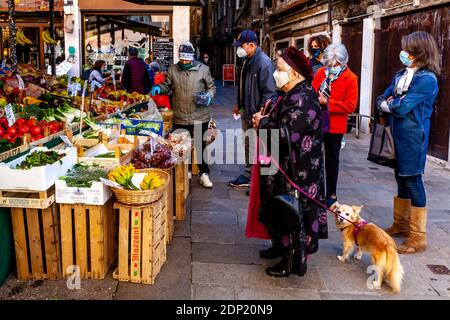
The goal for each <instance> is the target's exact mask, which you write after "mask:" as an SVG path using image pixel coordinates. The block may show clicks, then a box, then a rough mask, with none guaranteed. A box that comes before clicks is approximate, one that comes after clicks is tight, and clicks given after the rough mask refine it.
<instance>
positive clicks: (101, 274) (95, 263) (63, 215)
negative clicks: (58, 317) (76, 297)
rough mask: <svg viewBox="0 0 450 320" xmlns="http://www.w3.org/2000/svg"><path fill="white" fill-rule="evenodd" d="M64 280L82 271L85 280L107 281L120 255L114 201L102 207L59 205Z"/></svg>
mask: <svg viewBox="0 0 450 320" xmlns="http://www.w3.org/2000/svg"><path fill="white" fill-rule="evenodd" d="M59 210H60V221H61V260H62V270H63V276H64V277H69V276H70V275H71V274H72V273H73V270H71V269H72V268H71V267H70V266H72V265H75V266H78V267H79V268H80V277H81V278H83V279H104V278H105V275H106V273H107V272H108V269H109V267H110V265H111V262H112V261H113V260H114V257H115V254H116V252H117V237H116V235H117V231H116V225H117V223H116V222H117V221H116V218H115V212H114V210H113V201H112V199H110V200H109V201H108V202H107V203H105V204H104V205H102V206H96V205H84V204H59Z"/></svg>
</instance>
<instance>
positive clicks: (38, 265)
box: [11, 203, 61, 280]
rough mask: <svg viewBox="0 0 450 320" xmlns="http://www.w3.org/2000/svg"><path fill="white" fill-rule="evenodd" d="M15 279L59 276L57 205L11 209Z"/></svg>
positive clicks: (54, 277)
mask: <svg viewBox="0 0 450 320" xmlns="http://www.w3.org/2000/svg"><path fill="white" fill-rule="evenodd" d="M11 217H12V226H13V234H14V244H15V252H16V264H17V278H18V279H19V280H58V279H61V260H60V239H59V221H58V206H57V205H56V204H55V203H53V204H52V205H51V206H50V207H48V208H46V209H30V208H11Z"/></svg>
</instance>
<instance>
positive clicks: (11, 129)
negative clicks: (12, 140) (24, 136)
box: [6, 127, 17, 136]
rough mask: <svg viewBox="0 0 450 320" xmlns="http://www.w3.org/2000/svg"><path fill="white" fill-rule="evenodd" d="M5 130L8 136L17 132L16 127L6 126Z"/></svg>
mask: <svg viewBox="0 0 450 320" xmlns="http://www.w3.org/2000/svg"><path fill="white" fill-rule="evenodd" d="M6 132H7V133H8V134H9V135H10V136H15V135H16V134H17V129H16V128H12V127H11V128H8V130H6Z"/></svg>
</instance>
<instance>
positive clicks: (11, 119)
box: [5, 103, 16, 127]
mask: <svg viewBox="0 0 450 320" xmlns="http://www.w3.org/2000/svg"><path fill="white" fill-rule="evenodd" d="M5 113H6V118H7V119H8V126H10V127H11V126H12V125H13V124H14V122H16V116H15V115H14V110H13V107H12V104H11V103H8V104H7V105H6V107H5Z"/></svg>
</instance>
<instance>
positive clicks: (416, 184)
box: [395, 170, 427, 208]
mask: <svg viewBox="0 0 450 320" xmlns="http://www.w3.org/2000/svg"><path fill="white" fill-rule="evenodd" d="M395 180H397V186H398V197H399V198H401V199H411V205H412V206H413V207H419V208H424V207H426V205H427V199H426V195H425V187H424V185H423V180H422V175H421V174H418V175H416V176H407V177H401V176H399V175H398V171H397V170H396V171H395Z"/></svg>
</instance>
